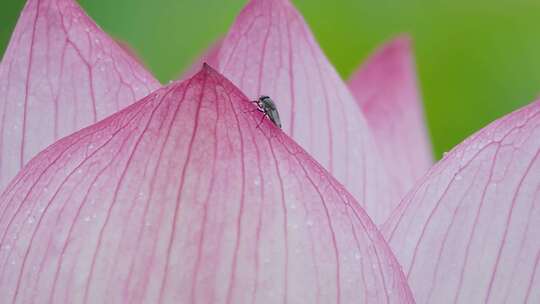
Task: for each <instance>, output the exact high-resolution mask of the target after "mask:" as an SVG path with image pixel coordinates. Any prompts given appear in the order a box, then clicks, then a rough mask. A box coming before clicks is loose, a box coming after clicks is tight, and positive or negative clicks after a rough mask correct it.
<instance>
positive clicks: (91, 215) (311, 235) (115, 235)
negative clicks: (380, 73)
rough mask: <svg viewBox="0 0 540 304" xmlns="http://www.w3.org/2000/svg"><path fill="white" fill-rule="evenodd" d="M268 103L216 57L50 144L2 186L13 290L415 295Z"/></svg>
mask: <svg viewBox="0 0 540 304" xmlns="http://www.w3.org/2000/svg"><path fill="white" fill-rule="evenodd" d="M254 108H255V106H254V105H253V104H252V103H251V102H249V100H248V99H247V98H246V97H245V96H244V95H243V94H242V93H241V92H240V91H239V90H238V89H237V88H236V87H234V86H233V85H232V84H231V83H230V82H229V81H228V80H226V79H225V78H223V77H222V76H221V75H219V74H217V73H216V72H215V71H214V70H212V69H211V68H209V67H208V66H205V67H203V69H202V71H201V72H199V73H198V74H197V75H195V76H194V77H193V78H191V79H189V80H187V81H185V82H182V83H172V84H171V85H169V86H167V87H165V88H162V89H160V90H158V91H156V92H154V93H152V94H151V95H149V96H148V97H146V98H144V99H143V100H141V101H140V102H138V103H136V104H134V105H133V106H130V107H128V108H127V109H125V110H123V111H121V112H119V113H117V114H115V115H113V116H111V117H109V118H107V119H105V120H103V121H101V122H99V123H97V124H95V125H92V126H90V127H88V128H86V129H83V130H82V131H80V132H77V133H75V134H73V135H71V136H69V137H66V138H64V139H62V140H60V141H58V142H57V143H55V144H54V145H52V146H50V147H49V148H47V149H46V150H45V151H44V152H42V153H40V154H39V155H38V156H37V157H36V158H34V159H33V160H32V161H30V163H29V164H28V166H26V167H25V168H24V170H23V171H22V172H21V173H20V174H19V175H18V176H17V178H16V180H15V182H14V183H12V184H11V185H10V187H9V188H8V190H7V191H6V192H5V193H4V194H3V195H2V197H0V237H1V239H0V244H1V246H2V250H0V289H1V290H2V293H0V302H2V303H12V302H13V303H15V302H33V301H35V300H36V299H38V298H39V299H40V300H41V299H46V300H49V301H50V302H54V303H79V302H88V303H104V302H114V303H143V302H144V303H161V302H166V303H175V302H185V303H353V302H358V301H364V302H392V303H398V302H399V303H411V302H413V300H412V298H411V295H410V291H409V288H408V286H407V284H406V283H405V278H404V276H403V274H402V272H401V269H400V267H399V265H398V264H397V263H396V261H395V258H394V257H393V254H392V252H391V251H390V250H389V248H388V246H387V244H386V243H385V241H384V239H383V238H382V235H381V234H380V233H379V231H378V230H377V229H376V227H375V225H374V224H373V223H372V222H371V220H370V219H369V217H368V216H367V215H366V214H365V213H364V212H363V210H362V209H360V208H359V207H358V206H357V203H356V202H355V201H354V199H353V198H352V197H351V196H350V195H349V194H347V192H346V191H345V190H344V189H343V187H342V186H341V185H340V184H339V183H337V182H336V181H335V180H334V179H333V178H332V177H331V176H330V175H329V174H328V172H326V171H325V170H324V169H323V168H322V167H321V166H320V165H318V164H317V163H316V162H315V161H314V160H313V159H312V158H310V157H309V156H308V155H307V154H306V152H305V151H304V150H302V149H301V148H300V147H299V146H298V145H297V144H295V142H294V141H292V140H291V139H290V138H289V137H287V136H286V135H284V134H283V133H282V132H281V130H279V129H277V128H276V127H275V126H274V125H273V124H272V123H271V122H270V121H269V120H268V119H266V118H264V117H263V116H262V114H261V113H259V112H256V111H255V112H254V111H253V110H254ZM261 119H262V122H263V123H262V124H261V125H260V126H258V124H259V122H260V121H261Z"/></svg>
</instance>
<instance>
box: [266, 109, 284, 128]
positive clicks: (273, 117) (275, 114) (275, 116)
mask: <svg viewBox="0 0 540 304" xmlns="http://www.w3.org/2000/svg"><path fill="white" fill-rule="evenodd" d="M268 117H269V118H270V120H271V121H272V122H273V123H274V124H275V125H276V126H278V127H279V128H281V119H279V113H278V111H277V109H276V107H274V108H273V109H269V111H268Z"/></svg>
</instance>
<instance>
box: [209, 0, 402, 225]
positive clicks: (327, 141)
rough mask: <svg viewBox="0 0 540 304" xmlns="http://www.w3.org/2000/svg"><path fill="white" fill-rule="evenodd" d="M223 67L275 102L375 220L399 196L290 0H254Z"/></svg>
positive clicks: (290, 129) (227, 44) (291, 129)
mask: <svg viewBox="0 0 540 304" xmlns="http://www.w3.org/2000/svg"><path fill="white" fill-rule="evenodd" d="M218 59H219V63H220V65H219V67H220V71H222V73H223V74H224V75H225V76H226V77H227V78H229V79H231V80H232V81H233V82H234V83H235V84H236V85H238V87H239V88H241V89H242V91H243V92H246V94H247V95H248V96H249V97H250V98H252V99H256V98H257V97H258V96H259V95H269V96H270V97H272V98H273V99H274V101H275V102H276V103H277V106H278V109H279V112H280V116H281V121H282V123H283V130H284V131H285V133H287V134H288V135H289V136H291V137H292V138H294V139H295V140H296V141H297V142H298V143H299V144H300V145H301V146H302V147H304V148H305V149H306V150H307V151H308V152H309V153H310V154H311V155H313V157H314V158H315V159H316V160H317V161H318V162H319V163H321V164H322V165H323V166H324V167H325V168H327V169H328V170H329V171H330V172H331V173H332V175H334V176H335V177H336V178H337V179H338V180H339V181H340V182H342V183H343V184H344V185H345V186H346V187H347V189H348V190H349V191H350V192H351V193H352V194H353V195H354V196H355V197H356V198H357V200H358V201H359V202H360V203H361V204H362V205H363V206H364V208H365V209H366V210H367V212H368V214H369V215H370V216H371V217H372V219H373V220H374V221H375V222H376V223H378V222H381V221H383V220H386V218H387V216H388V215H389V213H390V212H391V210H393V208H394V207H395V205H397V204H398V202H399V198H398V197H397V193H396V192H394V191H393V190H394V189H393V187H390V186H389V181H388V179H387V174H386V171H385V168H384V166H383V165H382V162H381V161H380V158H379V156H378V155H377V152H376V150H375V144H374V142H373V138H372V137H371V135H370V134H369V130H368V127H367V123H366V121H365V119H364V118H363V116H362V113H361V109H360V107H359V106H358V105H357V104H356V101H355V100H354V98H353V97H352V95H351V94H350V92H349V91H348V89H347V87H346V86H345V84H344V83H343V81H342V80H341V79H340V77H339V76H338V74H337V73H336V71H335V70H334V68H333V67H332V65H331V64H330V63H329V62H328V60H327V59H326V57H325V56H324V54H323V53H322V51H321V50H320V48H319V46H318V45H317V43H316V42H315V40H314V38H313V36H312V34H311V32H310V31H309V28H308V27H307V25H306V24H305V21H304V19H303V18H302V17H301V16H300V15H299V14H298V12H297V11H296V10H295V9H294V7H293V6H292V5H291V4H290V3H289V2H288V1H287V0H253V1H251V2H250V3H249V4H248V5H247V6H246V8H245V9H244V10H243V11H242V13H241V14H240V16H239V17H238V19H237V20H236V23H235V24H234V25H233V27H232V29H231V31H230V32H229V34H228V36H227V37H226V38H225V40H224V41H223V44H222V46H221V51H220V54H219V57H218Z"/></svg>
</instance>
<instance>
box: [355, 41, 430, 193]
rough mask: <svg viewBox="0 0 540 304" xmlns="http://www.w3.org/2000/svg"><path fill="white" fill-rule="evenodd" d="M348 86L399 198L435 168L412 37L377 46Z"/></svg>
mask: <svg viewBox="0 0 540 304" xmlns="http://www.w3.org/2000/svg"><path fill="white" fill-rule="evenodd" d="M349 88H350V89H351V92H352V94H353V95H354V97H355V98H356V100H357V101H358V102H359V104H360V106H361V107H362V110H363V113H364V115H365V117H366V119H367V121H368V124H369V127H370V129H371V131H372V132H373V134H374V138H375V141H376V143H377V146H378V148H379V150H380V151H381V154H382V159H383V163H384V165H385V166H386V168H387V170H388V173H389V174H390V176H391V178H392V181H393V183H392V185H393V186H394V187H396V188H397V190H398V191H399V196H400V197H401V196H402V195H404V194H405V193H406V192H407V191H409V190H410V188H411V187H412V186H413V184H414V182H416V181H417V180H418V179H420V178H421V177H422V176H423V175H424V174H425V173H426V172H427V170H428V169H429V168H430V167H431V165H432V164H433V158H432V152H431V147H430V145H429V140H428V137H427V132H426V128H425V122H424V118H423V111H422V102H421V100H420V97H419V93H418V85H417V81H416V72H415V66H414V60H413V58H412V53H411V46H410V39H409V38H408V37H405V36H404V37H398V38H396V39H394V40H392V41H390V42H388V43H386V44H384V45H383V46H382V47H381V48H379V49H378V50H377V51H376V52H375V53H374V54H373V55H372V56H371V58H369V59H368V60H367V62H366V63H364V65H363V66H362V67H361V68H360V69H359V70H358V71H357V72H356V73H355V74H354V75H353V76H352V77H351V79H350V80H349Z"/></svg>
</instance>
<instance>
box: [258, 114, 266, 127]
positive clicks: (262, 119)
mask: <svg viewBox="0 0 540 304" xmlns="http://www.w3.org/2000/svg"><path fill="white" fill-rule="evenodd" d="M261 112H263V113H264V111H261ZM265 117H266V113H265V114H264V115H263V116H262V118H261V121H260V122H259V124H258V125H257V128H259V127H260V126H261V124H262V123H263V121H264V118H265Z"/></svg>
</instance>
